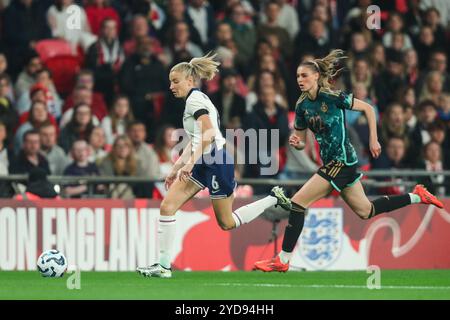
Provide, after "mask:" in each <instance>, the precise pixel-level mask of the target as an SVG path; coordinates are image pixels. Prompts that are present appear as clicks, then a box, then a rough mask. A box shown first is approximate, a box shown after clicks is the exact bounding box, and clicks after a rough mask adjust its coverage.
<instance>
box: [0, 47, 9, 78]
mask: <svg viewBox="0 0 450 320" xmlns="http://www.w3.org/2000/svg"><path fill="white" fill-rule="evenodd" d="M7 72H8V58H6V56H5V54H4V53H3V52H0V74H6V73H7Z"/></svg>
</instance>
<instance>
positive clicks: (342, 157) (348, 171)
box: [254, 50, 443, 272]
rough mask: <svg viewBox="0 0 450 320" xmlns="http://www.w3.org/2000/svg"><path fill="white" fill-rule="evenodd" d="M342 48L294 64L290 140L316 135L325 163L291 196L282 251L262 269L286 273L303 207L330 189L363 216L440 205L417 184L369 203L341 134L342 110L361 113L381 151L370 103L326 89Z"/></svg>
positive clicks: (296, 142)
mask: <svg viewBox="0 0 450 320" xmlns="http://www.w3.org/2000/svg"><path fill="white" fill-rule="evenodd" d="M343 58H345V57H344V56H343V51H342V50H333V51H331V52H330V53H329V54H328V55H327V56H326V57H325V58H323V59H315V60H313V61H307V62H303V63H301V64H300V65H299V67H298V68H297V83H298V85H299V87H300V90H301V91H302V94H301V95H300V98H299V100H298V101H297V105H296V109H295V123H294V132H293V134H292V135H291V136H290V138H289V144H290V145H291V146H293V147H294V148H296V149H299V150H301V149H303V148H304V146H305V138H306V130H307V129H308V128H309V129H310V130H312V131H313V132H314V134H315V137H316V140H317V142H318V143H319V146H320V156H321V158H322V161H323V163H324V165H323V166H322V167H321V168H319V170H318V171H317V173H316V174H314V175H313V176H312V177H311V178H310V179H309V180H308V181H307V182H306V183H305V185H303V187H302V188H301V189H300V190H299V191H298V192H297V193H296V194H295V195H294V196H293V197H292V199H291V203H292V207H291V212H290V214H289V223H288V226H287V227H286V229H285V232H284V238H283V245H282V250H281V252H280V253H279V254H278V255H277V256H276V257H275V258H273V259H269V260H263V261H258V262H256V263H255V265H254V269H257V270H262V271H265V272H273V271H278V272H286V271H287V270H288V269H289V260H290V258H291V255H292V251H293V250H294V247H295V245H296V243H297V240H298V238H299V236H300V234H301V232H302V229H303V224H304V218H305V211H306V209H307V208H308V207H309V206H311V204H313V203H314V202H316V201H317V200H319V199H321V198H323V197H325V196H327V195H328V194H329V193H330V192H331V191H332V190H333V188H334V189H335V190H337V191H339V192H340V194H341V197H342V198H343V200H344V201H345V202H346V203H347V204H348V205H349V207H350V208H351V209H352V210H353V211H354V212H355V213H356V214H357V215H358V216H359V217H360V218H362V219H370V218H372V217H374V216H376V215H378V214H380V213H384V212H389V211H392V210H396V209H399V208H402V207H405V206H407V205H410V204H413V203H424V204H432V205H435V206H437V207H439V208H443V204H442V202H441V201H439V200H438V199H437V198H436V197H435V196H434V195H432V194H431V193H430V192H428V191H427V190H426V189H425V188H424V187H423V186H422V185H416V186H415V188H414V190H413V191H412V193H408V194H403V195H396V196H384V197H381V198H378V199H375V200H373V201H370V200H369V199H368V198H367V196H366V194H365V192H364V189H363V187H362V184H361V182H360V181H359V180H360V179H361V177H362V174H360V173H358V172H357V166H358V159H357V156H356V153H355V150H354V148H353V146H352V145H351V143H350V141H349V138H348V136H347V134H346V128H345V110H346V109H347V110H356V111H361V112H364V114H365V116H366V118H367V121H368V124H369V130H370V139H369V141H370V142H369V149H370V152H371V154H372V156H373V157H374V158H378V156H379V155H380V153H381V146H380V144H379V142H378V137H377V126H376V119H375V112H374V110H373V108H372V106H371V105H369V104H367V103H365V102H364V101H361V100H358V99H354V98H353V94H346V93H344V92H341V91H333V90H331V88H330V87H331V85H330V82H329V81H330V79H332V78H333V77H334V76H336V74H337V73H338V72H339V71H340V69H339V70H337V69H336V65H337V64H338V63H339V61H340V60H341V59H343Z"/></svg>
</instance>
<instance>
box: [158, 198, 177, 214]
mask: <svg viewBox="0 0 450 320" xmlns="http://www.w3.org/2000/svg"><path fill="white" fill-rule="evenodd" d="M175 211H176V208H175V206H174V205H173V204H172V203H170V201H166V200H165V199H164V200H163V201H162V202H161V207H160V214H161V215H163V216H171V215H174V214H175Z"/></svg>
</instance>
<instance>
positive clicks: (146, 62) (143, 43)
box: [120, 37, 168, 139]
mask: <svg viewBox="0 0 450 320" xmlns="http://www.w3.org/2000/svg"><path fill="white" fill-rule="evenodd" d="M120 83H121V88H122V92H123V93H124V94H126V95H127V96H128V97H129V99H130V102H131V107H132V111H133V115H134V116H135V118H136V119H139V120H141V121H143V122H145V123H146V124H147V125H148V126H149V127H148V131H147V136H148V137H149V138H150V139H153V137H154V134H155V133H154V130H150V128H154V127H156V123H155V110H154V109H155V104H157V103H159V100H158V99H159V98H160V97H162V96H163V95H164V93H165V92H166V90H167V88H168V84H167V83H168V78H167V72H166V70H165V68H164V66H163V64H162V63H161V62H160V61H159V60H158V59H157V58H156V57H155V56H154V55H153V54H152V41H151V39H150V38H148V37H146V38H143V39H141V40H140V41H139V44H138V51H137V53H136V54H134V55H132V56H130V57H129V58H127V60H126V61H125V63H124V65H123V67H122V70H121V75H120Z"/></svg>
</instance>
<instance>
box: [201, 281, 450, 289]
mask: <svg viewBox="0 0 450 320" xmlns="http://www.w3.org/2000/svg"><path fill="white" fill-rule="evenodd" d="M204 285H205V286H225V287H233V286H234V287H270V288H273V287H279V288H327V289H330V288H335V289H367V286H357V285H347V284H334V285H322V284H279V283H228V282H219V283H208V284H204ZM381 289H393V290H395V289H407V290H449V291H450V286H445V287H444V286H436V287H433V286H383V285H382V286H381Z"/></svg>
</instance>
